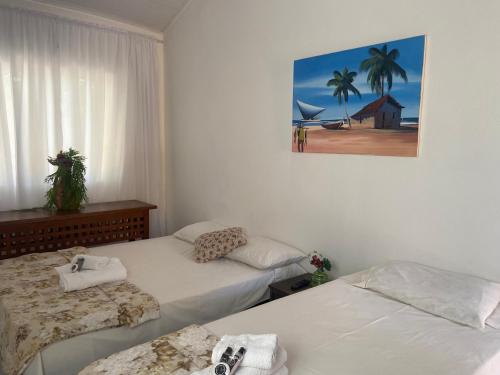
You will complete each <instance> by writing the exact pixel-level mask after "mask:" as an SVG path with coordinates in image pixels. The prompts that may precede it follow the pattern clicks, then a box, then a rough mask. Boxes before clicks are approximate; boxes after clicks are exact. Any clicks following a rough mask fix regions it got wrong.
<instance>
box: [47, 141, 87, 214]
mask: <svg viewBox="0 0 500 375" xmlns="http://www.w3.org/2000/svg"><path fill="white" fill-rule="evenodd" d="M84 160H85V157H84V156H82V155H80V154H79V152H78V151H76V150H73V149H72V148H70V149H69V150H68V151H61V152H59V154H57V156H56V157H55V158H52V157H49V158H48V159H47V161H48V162H49V163H50V164H52V165H53V166H55V167H57V170H56V171H55V172H54V173H52V174H50V175H48V176H47V178H46V179H45V182H46V183H49V184H51V185H52V187H51V188H50V189H49V191H47V194H46V198H47V204H46V207H47V208H49V209H57V210H61V211H66V210H78V209H80V207H81V204H82V202H83V201H87V199H88V198H87V188H86V187H85V170H86V168H85V164H84V163H83V162H84Z"/></svg>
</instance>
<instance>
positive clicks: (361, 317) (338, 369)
mask: <svg viewBox="0 0 500 375" xmlns="http://www.w3.org/2000/svg"><path fill="white" fill-rule="evenodd" d="M206 327H207V328H208V329H209V330H211V331H212V332H214V333H216V334H217V335H219V336H221V335H224V334H232V335H236V334H241V333H255V334H258V333H269V332H273V333H277V334H278V335H279V340H280V343H281V344H282V345H283V346H284V347H285V348H286V349H287V351H288V362H287V367H288V368H289V370H290V374H292V375H303V374H304V375H305V374H307V375H315V374H317V375H319V374H321V375H329V374H339V375H340V374H341V375H375V374H376V375H379V374H384V375H401V374H404V375H498V374H500V330H496V329H493V328H486V329H484V330H478V329H474V328H470V327H466V326H462V325H459V324H457V323H453V322H451V321H448V320H446V319H443V318H440V317H437V316H434V315H430V314H428V313H425V312H422V311H419V310H417V309H415V308H413V307H411V306H408V305H404V304H402V303H399V302H397V301H394V300H391V299H388V298H386V297H384V296H382V295H379V294H377V293H374V292H371V291H369V290H363V289H360V288H356V287H354V286H351V285H349V284H347V283H346V282H344V281H342V280H337V281H334V282H330V283H327V284H324V285H322V286H319V287H316V288H312V289H310V290H307V291H304V292H301V293H297V294H294V295H292V296H290V297H287V298H283V299H280V300H278V301H274V302H271V303H268V304H265V305H262V306H258V307H256V308H254V309H251V310H247V311H244V312H242V313H239V314H235V315H232V316H229V317H226V318H224V319H221V320H218V321H215V322H212V323H209V324H207V325H206Z"/></svg>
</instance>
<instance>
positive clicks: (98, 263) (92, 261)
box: [71, 254, 110, 271]
mask: <svg viewBox="0 0 500 375" xmlns="http://www.w3.org/2000/svg"><path fill="white" fill-rule="evenodd" d="M80 258H83V266H82V269H83V270H94V271H97V270H101V269H103V268H104V267H106V266H107V265H108V264H109V260H110V259H109V258H108V257H98V256H95V255H86V254H78V255H75V256H74V257H73V259H72V260H71V263H72V264H76V261H77V260H78V259H80Z"/></svg>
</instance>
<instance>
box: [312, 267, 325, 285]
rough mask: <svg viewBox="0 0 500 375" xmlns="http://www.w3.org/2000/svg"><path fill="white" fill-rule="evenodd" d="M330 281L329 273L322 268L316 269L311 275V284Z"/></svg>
mask: <svg viewBox="0 0 500 375" xmlns="http://www.w3.org/2000/svg"><path fill="white" fill-rule="evenodd" d="M327 281H328V274H327V273H326V272H325V271H322V270H316V271H314V273H313V274H312V277H311V286H318V285H321V284H324V283H326V282H327Z"/></svg>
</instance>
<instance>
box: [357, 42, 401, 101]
mask: <svg viewBox="0 0 500 375" xmlns="http://www.w3.org/2000/svg"><path fill="white" fill-rule="evenodd" d="M368 53H369V54H370V57H369V58H367V59H365V60H363V61H362V62H361V65H360V67H359V71H360V72H368V78H367V82H368V83H369V84H370V87H371V89H372V91H373V92H376V93H377V94H380V96H384V92H385V83H386V81H387V92H389V91H391V88H392V79H393V76H396V77H401V78H402V79H403V80H404V81H405V82H408V77H407V76H406V71H405V70H404V69H403V68H402V67H401V66H400V65H399V64H398V63H397V62H396V60H397V59H398V57H399V50H398V49H397V48H394V49H392V50H391V51H390V52H389V53H388V52H387V44H384V46H383V47H382V48H381V49H378V48H376V47H372V48H370V49H369V50H368Z"/></svg>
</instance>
